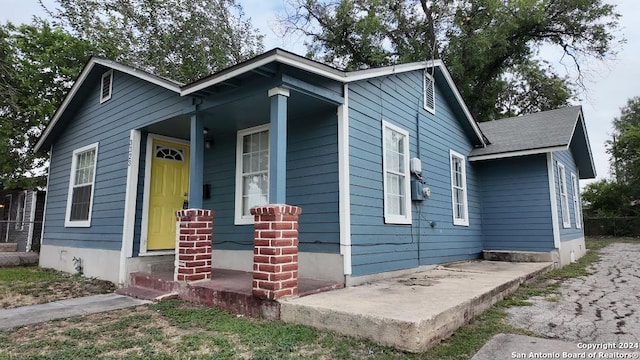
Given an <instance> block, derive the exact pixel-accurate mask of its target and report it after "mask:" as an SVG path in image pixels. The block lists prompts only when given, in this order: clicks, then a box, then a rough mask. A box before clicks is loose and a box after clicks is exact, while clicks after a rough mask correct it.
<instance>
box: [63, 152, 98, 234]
mask: <svg viewBox="0 0 640 360" xmlns="http://www.w3.org/2000/svg"><path fill="white" fill-rule="evenodd" d="M97 158H98V143H94V144H91V145H87V146H85V147H82V148H80V149H76V150H75V151H74V152H73V158H72V161H71V175H70V180H69V194H68V197H67V213H66V218H65V223H64V225H65V226H67V227H89V226H91V210H92V207H93V191H94V188H95V186H94V185H95V179H96V160H97Z"/></svg>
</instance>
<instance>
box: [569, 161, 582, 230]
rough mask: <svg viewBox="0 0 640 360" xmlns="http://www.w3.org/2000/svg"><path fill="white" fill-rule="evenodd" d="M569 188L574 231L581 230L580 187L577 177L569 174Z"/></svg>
mask: <svg viewBox="0 0 640 360" xmlns="http://www.w3.org/2000/svg"><path fill="white" fill-rule="evenodd" d="M571 187H572V188H573V214H574V217H575V220H576V229H581V228H582V211H581V210H580V187H579V184H578V177H577V176H576V174H574V173H571Z"/></svg>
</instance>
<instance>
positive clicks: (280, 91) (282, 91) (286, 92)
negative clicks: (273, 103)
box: [267, 87, 291, 97]
mask: <svg viewBox="0 0 640 360" xmlns="http://www.w3.org/2000/svg"><path fill="white" fill-rule="evenodd" d="M267 95H268V96H269V97H272V96H275V95H282V96H286V97H289V96H290V95H291V93H290V92H289V89H285V88H283V87H274V88H271V89H269V91H267Z"/></svg>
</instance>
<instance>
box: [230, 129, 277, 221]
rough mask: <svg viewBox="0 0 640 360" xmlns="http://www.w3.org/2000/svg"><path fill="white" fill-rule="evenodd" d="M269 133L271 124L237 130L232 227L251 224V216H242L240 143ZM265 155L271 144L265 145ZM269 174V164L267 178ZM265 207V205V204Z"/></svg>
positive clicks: (268, 151) (268, 152) (269, 150)
mask: <svg viewBox="0 0 640 360" xmlns="http://www.w3.org/2000/svg"><path fill="white" fill-rule="evenodd" d="M265 130H266V131H271V124H264V125H258V126H254V127H251V128H248V129H242V130H238V134H237V136H236V193H235V211H234V219H233V223H234V225H250V224H253V221H254V219H253V216H251V215H243V214H242V141H243V138H244V137H245V136H247V135H251V134H254V133H258V132H262V131H265ZM267 145H268V146H267V154H268V156H270V152H271V144H270V143H267ZM268 174H269V163H267V176H268ZM268 202H269V193H268V192H267V203H268ZM265 205H266V204H265Z"/></svg>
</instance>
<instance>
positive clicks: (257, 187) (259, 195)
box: [242, 175, 269, 215]
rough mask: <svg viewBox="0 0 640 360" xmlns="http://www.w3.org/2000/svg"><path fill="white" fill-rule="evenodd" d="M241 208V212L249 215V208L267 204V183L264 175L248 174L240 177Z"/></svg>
mask: <svg viewBox="0 0 640 360" xmlns="http://www.w3.org/2000/svg"><path fill="white" fill-rule="evenodd" d="M242 183H243V184H242V188H243V208H242V213H243V214H244V215H249V209H251V208H252V207H255V206H260V205H266V204H267V202H268V201H267V192H268V191H269V189H268V187H269V183H268V181H267V177H266V175H248V176H244V177H243V178H242Z"/></svg>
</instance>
